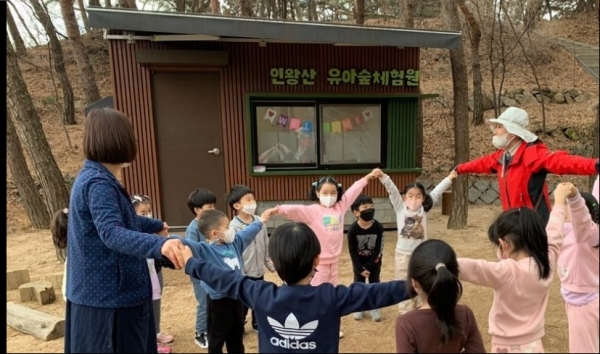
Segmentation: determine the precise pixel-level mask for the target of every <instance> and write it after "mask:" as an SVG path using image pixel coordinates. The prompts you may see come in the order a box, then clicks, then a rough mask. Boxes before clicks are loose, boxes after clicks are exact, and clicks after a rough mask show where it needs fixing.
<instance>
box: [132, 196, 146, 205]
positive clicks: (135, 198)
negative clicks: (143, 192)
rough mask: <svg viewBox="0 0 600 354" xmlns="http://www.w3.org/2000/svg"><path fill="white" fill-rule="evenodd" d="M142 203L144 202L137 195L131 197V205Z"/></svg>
mask: <svg viewBox="0 0 600 354" xmlns="http://www.w3.org/2000/svg"><path fill="white" fill-rule="evenodd" d="M143 201H144V200H143V199H142V197H140V196H139V195H134V196H133V200H132V201H131V202H132V203H135V202H140V203H141V202H143Z"/></svg>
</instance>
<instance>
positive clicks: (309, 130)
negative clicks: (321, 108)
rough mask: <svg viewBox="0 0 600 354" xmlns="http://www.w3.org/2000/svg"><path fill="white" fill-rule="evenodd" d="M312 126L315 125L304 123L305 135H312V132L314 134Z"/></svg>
mask: <svg viewBox="0 0 600 354" xmlns="http://www.w3.org/2000/svg"><path fill="white" fill-rule="evenodd" d="M312 125H313V124H312V122H309V121H307V120H306V121H304V123H302V130H303V131H304V132H305V133H310V132H312Z"/></svg>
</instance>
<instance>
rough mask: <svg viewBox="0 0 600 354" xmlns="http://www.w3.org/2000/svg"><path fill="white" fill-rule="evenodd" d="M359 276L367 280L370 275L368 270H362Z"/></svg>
mask: <svg viewBox="0 0 600 354" xmlns="http://www.w3.org/2000/svg"><path fill="white" fill-rule="evenodd" d="M360 275H362V276H363V277H365V278H368V277H369V275H371V272H369V271H368V270H366V269H365V270H363V271H362V272H360Z"/></svg>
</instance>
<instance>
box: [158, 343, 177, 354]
mask: <svg viewBox="0 0 600 354" xmlns="http://www.w3.org/2000/svg"><path fill="white" fill-rule="evenodd" d="M157 349H158V354H163V353H164V354H169V353H170V352H171V351H172V350H173V349H171V347H167V346H166V345H161V344H159V345H157Z"/></svg>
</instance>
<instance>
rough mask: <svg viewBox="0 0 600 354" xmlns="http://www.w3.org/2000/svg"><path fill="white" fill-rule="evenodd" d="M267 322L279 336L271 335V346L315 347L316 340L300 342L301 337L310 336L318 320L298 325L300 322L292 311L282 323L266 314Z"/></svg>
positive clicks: (317, 324)
mask: <svg viewBox="0 0 600 354" xmlns="http://www.w3.org/2000/svg"><path fill="white" fill-rule="evenodd" d="M267 320H268V321H269V324H270V325H271V327H272V328H273V330H275V332H277V334H279V335H280V336H281V337H283V338H285V339H281V338H276V337H272V338H271V340H270V342H271V344H272V345H273V346H276V347H281V348H285V349H305V350H313V349H316V348H317V343H316V342H300V341H301V340H302V339H304V338H306V337H308V336H310V335H311V334H312V333H313V332H314V331H315V330H316V329H317V326H319V321H318V320H316V321H311V322H308V323H306V324H305V325H304V326H302V327H300V323H299V322H298V319H297V318H296V316H294V314H293V313H290V314H289V315H288V317H287V318H286V319H285V322H284V324H283V325H281V323H279V322H278V321H277V320H274V319H272V318H271V317H268V316H267Z"/></svg>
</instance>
